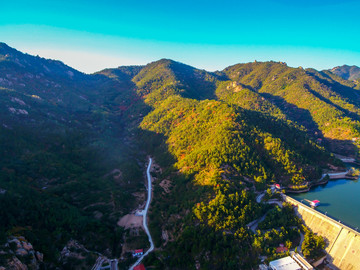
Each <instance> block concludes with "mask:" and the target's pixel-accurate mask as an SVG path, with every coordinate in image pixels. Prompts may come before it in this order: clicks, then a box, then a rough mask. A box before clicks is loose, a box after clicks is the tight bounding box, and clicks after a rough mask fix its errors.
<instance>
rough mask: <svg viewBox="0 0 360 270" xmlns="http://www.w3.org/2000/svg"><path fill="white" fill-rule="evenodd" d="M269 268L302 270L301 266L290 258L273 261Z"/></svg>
mask: <svg viewBox="0 0 360 270" xmlns="http://www.w3.org/2000/svg"><path fill="white" fill-rule="evenodd" d="M269 266H270V269H272V270H302V269H301V267H300V265H298V264H297V263H296V261H294V259H293V258H291V257H290V256H288V257H284V258H281V259H278V260H275V261H271V262H270V263H269Z"/></svg>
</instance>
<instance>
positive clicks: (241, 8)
mask: <svg viewBox="0 0 360 270" xmlns="http://www.w3.org/2000/svg"><path fill="white" fill-rule="evenodd" d="M359 10H360V1H350V0H342V1H334V0H327V1H324V0H312V1H311V0H302V1H294V0H292V1H289V0H268V1H256V0H255V1H240V0H238V1H230V0H223V1H211V0H207V1H204V0H192V1H189V0H183V1H163V0H160V1H158V0H152V1H143V0H138V1H134V0H133V1H127V0H126V1H124V0H117V1H114V0H103V1H98V0H97V1H93V0H87V1H84V0H80V1H76V2H75V3H74V1H66V0H63V1H58V0H52V1H49V0H47V1H25V0H17V1H6V2H5V3H1V11H0V37H1V38H0V41H2V42H6V43H7V44H8V45H10V46H12V47H15V48H17V49H18V50H21V51H24V52H28V53H31V54H38V55H40V56H43V57H47V58H53V59H59V60H62V61H63V62H65V63H66V64H68V65H70V66H72V67H74V68H77V69H79V70H81V71H84V72H87V73H90V72H94V71H97V70H100V69H102V68H105V67H116V66H119V65H130V64H146V63H148V62H151V61H154V60H158V59H160V58H171V59H174V60H177V61H180V62H184V63H187V64H190V65H193V66H196V67H198V68H204V69H207V70H217V69H223V68H224V67H226V66H228V65H231V64H235V63H242V62H249V61H253V60H255V59H256V60H260V61H267V60H275V61H285V62H287V63H288V64H289V65H290V66H303V67H314V68H316V69H325V68H331V67H334V66H337V65H342V64H350V65H359V66H360V36H359V34H358V29H360V20H359V19H358V11H359Z"/></svg>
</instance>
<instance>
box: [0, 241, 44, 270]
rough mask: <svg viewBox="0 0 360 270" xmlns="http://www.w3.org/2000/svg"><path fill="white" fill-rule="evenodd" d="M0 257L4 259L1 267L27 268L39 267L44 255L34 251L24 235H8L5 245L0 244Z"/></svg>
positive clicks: (19, 269)
mask: <svg viewBox="0 0 360 270" xmlns="http://www.w3.org/2000/svg"><path fill="white" fill-rule="evenodd" d="M0 259H3V260H2V261H6V263H5V264H3V265H0V270H2V269H14V270H27V269H34V270H35V269H40V265H41V264H42V263H43V259H44V255H43V254H42V253H41V252H39V251H35V250H34V248H33V245H32V244H31V243H30V242H28V241H27V240H26V239H25V238H24V237H22V236H19V237H14V236H10V237H9V238H8V240H7V242H6V243H5V245H3V246H0Z"/></svg>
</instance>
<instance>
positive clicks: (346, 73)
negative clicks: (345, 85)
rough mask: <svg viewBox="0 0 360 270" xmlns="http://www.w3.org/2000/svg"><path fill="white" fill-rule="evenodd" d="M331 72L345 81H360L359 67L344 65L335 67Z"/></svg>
mask: <svg viewBox="0 0 360 270" xmlns="http://www.w3.org/2000/svg"><path fill="white" fill-rule="evenodd" d="M330 71H331V72H332V73H334V74H336V75H338V76H340V77H341V78H343V79H345V80H350V81H353V80H358V79H360V68H359V67H357V66H348V65H343V66H339V67H334V68H333V69H331V70H330Z"/></svg>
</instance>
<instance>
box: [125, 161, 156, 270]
mask: <svg viewBox="0 0 360 270" xmlns="http://www.w3.org/2000/svg"><path fill="white" fill-rule="evenodd" d="M151 164H152V159H151V158H149V165H148V167H147V170H146V176H147V180H148V189H147V190H148V196H147V201H146V206H145V209H144V211H143V226H144V229H145V232H146V234H147V235H148V238H149V242H150V248H149V249H148V250H147V251H146V252H145V253H144V254H143V255H142V256H141V257H140V258H139V259H138V260H137V261H136V262H135V263H134V264H133V265H132V266H131V267H130V268H129V270H133V269H134V267H135V266H137V265H138V264H139V263H140V262H141V261H142V259H144V257H145V256H147V255H148V254H149V253H150V252H151V251H153V250H154V243H153V240H152V237H151V234H150V231H149V228H148V226H147V213H148V210H149V205H150V201H151V188H152V187H151V175H150V169H151Z"/></svg>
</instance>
